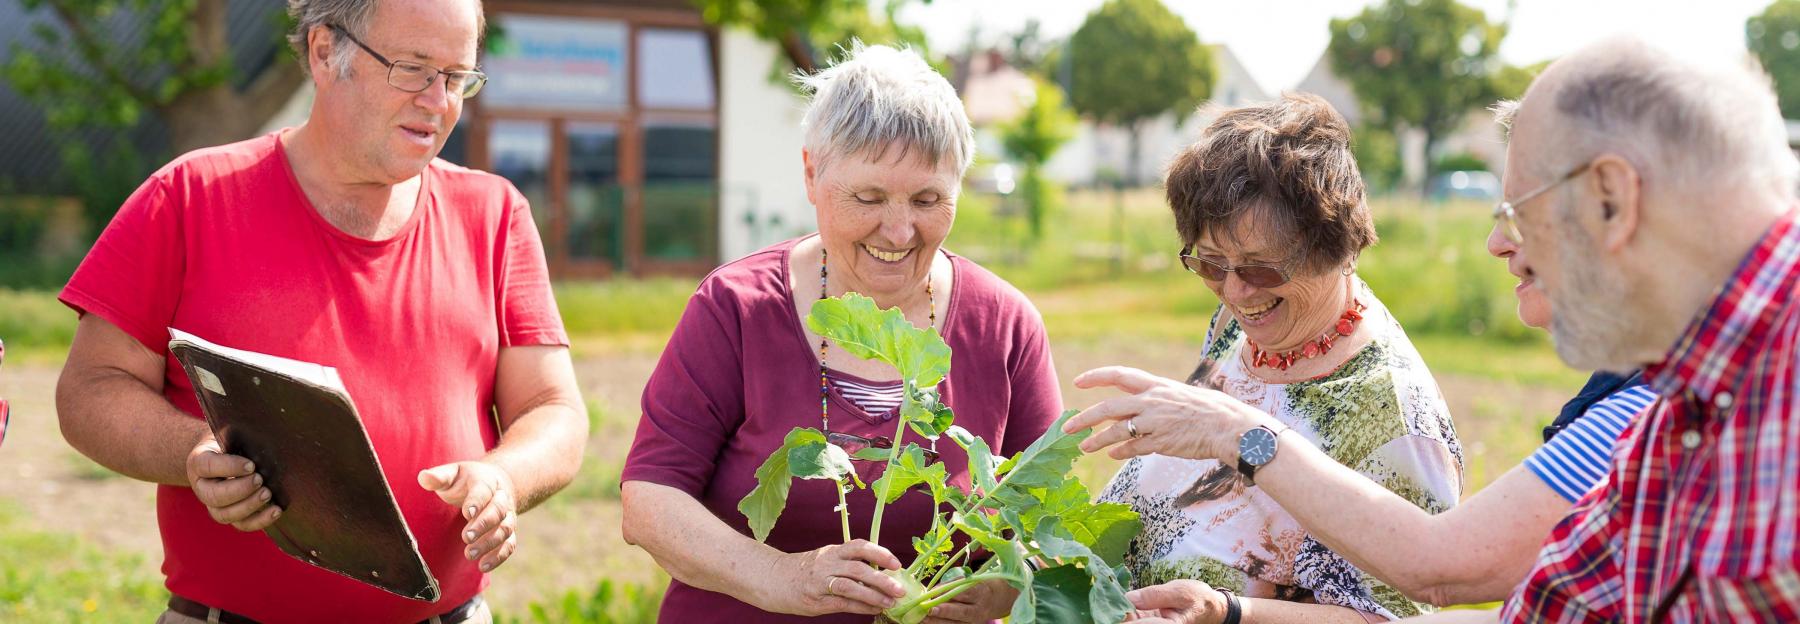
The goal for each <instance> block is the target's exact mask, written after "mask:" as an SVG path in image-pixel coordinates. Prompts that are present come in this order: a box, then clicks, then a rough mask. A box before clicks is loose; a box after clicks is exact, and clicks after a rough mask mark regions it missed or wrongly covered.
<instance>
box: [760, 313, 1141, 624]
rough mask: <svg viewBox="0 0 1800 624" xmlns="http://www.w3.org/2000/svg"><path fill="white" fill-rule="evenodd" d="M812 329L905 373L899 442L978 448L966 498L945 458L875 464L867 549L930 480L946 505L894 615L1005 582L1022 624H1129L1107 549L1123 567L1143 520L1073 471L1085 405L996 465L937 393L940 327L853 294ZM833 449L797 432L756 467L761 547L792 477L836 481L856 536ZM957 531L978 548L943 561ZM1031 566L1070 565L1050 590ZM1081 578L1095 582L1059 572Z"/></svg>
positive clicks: (905, 617)
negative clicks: (885, 520)
mask: <svg viewBox="0 0 1800 624" xmlns="http://www.w3.org/2000/svg"><path fill="white" fill-rule="evenodd" d="M806 325H807V327H810V328H812V329H813V331H814V332H816V333H818V334H819V335H821V336H824V337H826V338H828V339H830V340H833V341H835V342H837V343H838V345H839V346H841V347H843V348H844V350H846V351H849V352H851V353H853V354H855V355H857V356H858V357H862V358H866V359H875V360H880V361H883V362H886V363H888V364H890V365H892V366H894V367H895V368H896V369H898V370H899V371H900V372H901V376H902V381H903V382H904V387H905V393H904V395H903V403H902V408H901V410H900V418H898V419H896V420H899V421H900V422H899V423H897V424H896V425H895V427H896V429H895V432H894V439H895V440H900V439H901V435H902V434H903V433H904V432H905V431H906V428H907V427H909V426H911V427H913V428H914V430H915V432H920V428H921V427H925V429H926V431H928V432H942V433H943V434H944V435H946V436H948V437H949V438H950V439H951V440H952V441H954V442H955V443H956V444H957V445H958V446H961V447H963V449H964V450H966V451H968V455H969V462H970V468H969V471H970V473H971V475H972V483H973V484H974V487H973V489H972V490H971V491H968V492H963V491H961V490H957V489H954V488H951V487H950V486H949V471H948V470H947V469H946V468H945V466H944V465H943V464H942V463H938V462H933V461H928V460H927V459H926V457H925V453H924V449H922V448H920V447H919V445H917V444H912V443H907V444H904V445H903V446H902V448H900V449H898V450H896V451H895V452H890V453H878V454H875V455H874V456H873V457H880V456H885V459H886V461H887V465H886V469H885V470H884V471H883V473H882V475H881V478H879V479H877V480H876V481H875V482H874V483H871V484H869V486H868V487H869V489H870V490H871V491H872V492H873V493H874V495H875V517H874V521H873V523H872V525H871V526H870V528H869V541H871V542H876V543H880V534H881V516H882V511H883V510H884V509H885V507H886V505H888V504H890V503H893V502H894V501H897V500H899V499H900V497H902V496H905V495H907V494H908V493H909V492H913V491H916V488H917V487H918V486H924V489H925V490H926V492H928V493H929V495H930V496H931V497H932V500H933V501H934V502H935V503H936V505H935V506H934V508H935V509H938V510H939V511H938V512H937V513H936V514H934V515H933V517H932V522H931V528H930V530H928V531H927V532H926V534H925V535H921V536H915V537H914V538H913V540H912V541H913V547H914V549H915V550H916V551H917V554H918V556H917V557H915V558H914V560H913V563H912V565H911V566H909V567H908V568H907V569H905V570H903V571H897V572H894V573H892V574H893V575H894V577H895V578H896V579H899V580H900V581H901V582H902V584H904V585H905V586H907V587H908V588H909V591H908V593H907V596H906V597H905V598H903V599H901V600H900V601H899V602H898V603H897V604H895V605H894V606H893V607H892V608H890V609H888V610H887V611H886V613H885V615H886V617H888V618H889V619H891V620H893V621H896V622H900V623H901V624H916V623H917V622H920V621H922V620H924V619H925V616H926V614H928V613H930V611H931V609H932V607H935V606H937V605H939V604H943V603H944V602H947V601H949V600H951V599H952V598H954V597H956V595H957V594H959V593H961V592H962V591H964V590H966V589H968V588H970V587H973V586H974V585H975V584H977V583H980V582H983V581H988V580H1002V581H1005V582H1006V583H1008V584H1010V585H1012V586H1013V587H1014V588H1016V589H1018V590H1019V591H1020V592H1021V593H1020V597H1019V602H1018V603H1017V604H1016V605H1015V608H1014V612H1013V621H1014V622H1036V621H1038V617H1039V615H1040V613H1042V614H1043V617H1042V619H1043V620H1044V621H1046V622H1064V621H1071V620H1067V619H1063V618H1064V617H1065V616H1067V615H1069V614H1070V613H1074V612H1076V611H1080V612H1083V613H1090V614H1091V615H1092V617H1090V618H1089V619H1087V620H1086V621H1094V622H1119V621H1122V620H1123V619H1124V618H1125V615H1126V614H1127V613H1128V612H1129V611H1130V607H1131V605H1130V603H1129V602H1127V601H1126V600H1125V589H1124V588H1125V587H1126V586H1128V585H1129V580H1128V579H1127V578H1125V577H1124V573H1123V569H1122V568H1120V569H1118V570H1115V569H1114V568H1112V567H1110V566H1111V565H1112V564H1110V563H1109V562H1108V557H1107V556H1106V555H1107V554H1111V555H1113V558H1114V560H1116V558H1117V556H1118V555H1119V554H1121V553H1122V552H1123V549H1124V544H1125V543H1128V541H1129V539H1130V536H1131V535H1135V534H1136V533H1137V531H1138V529H1139V528H1140V527H1139V524H1138V522H1139V521H1138V519H1137V515H1136V514H1135V513H1133V512H1132V511H1131V510H1130V508H1129V507H1127V506H1124V505H1116V504H1094V503H1091V502H1089V501H1088V492H1087V488H1085V487H1084V486H1082V484H1081V482H1080V481H1079V480H1078V479H1075V478H1073V477H1070V476H1068V475H1069V472H1070V470H1071V468H1072V467H1073V466H1074V463H1075V460H1076V459H1078V458H1080V457H1081V454H1082V453H1081V449H1080V443H1081V440H1083V439H1085V438H1086V437H1087V435H1088V434H1089V433H1090V432H1089V431H1085V430H1084V431H1082V432H1081V433H1078V434H1074V435H1070V434H1066V433H1063V431H1062V423H1063V422H1064V421H1066V420H1068V419H1069V417H1070V416H1073V415H1074V414H1075V412H1074V411H1069V412H1065V413H1064V414H1063V415H1062V417H1061V418H1059V419H1057V421H1056V422H1055V423H1054V424H1052V425H1051V426H1050V429H1049V430H1048V431H1047V432H1045V433H1044V435H1043V436H1042V437H1040V438H1038V439H1037V440H1036V441H1034V442H1032V444H1031V445H1030V446H1029V447H1027V448H1026V449H1025V450H1024V451H1021V452H1020V453H1019V454H1017V455H1015V456H1013V457H1012V458H1011V459H1008V460H1006V461H1004V462H999V461H998V460H997V458H995V457H994V456H993V454H992V451H991V450H990V449H989V447H988V446H987V443H986V442H984V441H982V440H980V439H979V438H976V437H975V436H974V435H972V434H970V433H969V432H968V431H965V430H963V429H961V428H959V427H956V426H954V425H952V424H950V423H951V422H953V419H954V415H953V414H951V412H950V410H949V409H948V408H946V407H943V406H942V405H940V404H938V402H937V393H936V385H937V383H938V381H940V380H942V379H943V377H944V375H945V374H947V373H948V372H949V364H950V347H949V346H948V345H946V344H944V341H943V339H942V338H940V337H939V336H938V334H937V331H936V330H935V329H919V328H917V327H915V326H913V325H912V324H911V323H908V322H907V321H906V317H905V315H903V314H902V313H901V312H900V310H898V309H888V310H881V309H878V308H876V307H875V304H874V301H872V300H870V299H868V298H867V297H863V296H861V295H858V294H855V293H849V294H846V295H844V296H842V297H838V298H833V299H824V300H821V301H819V302H818V303H815V304H813V308H812V312H811V313H810V314H808V315H807V317H806ZM923 434H924V432H921V435H923ZM927 437H929V436H927ZM821 445H823V446H824V447H825V448H820V446H821ZM833 449H837V447H835V446H832V445H830V444H827V443H826V441H825V436H824V434H822V433H820V432H819V431H817V430H814V429H807V428H796V429H794V430H793V431H792V432H790V433H789V434H788V437H787V439H786V441H785V442H784V443H783V444H782V446H781V448H778V449H776V450H775V451H774V452H773V453H771V454H770V455H769V457H768V459H766V460H764V462H763V464H762V466H761V467H760V468H758V469H757V471H756V478H757V487H756V488H755V489H753V490H751V492H750V494H748V495H746V496H745V497H744V499H743V500H742V501H739V503H738V509H739V511H741V512H743V513H744V516H745V517H746V518H747V519H748V520H749V524H750V527H751V532H752V533H753V534H754V535H755V537H756V539H758V540H762V539H766V538H767V537H768V534H769V531H770V529H772V528H773V527H774V523H775V519H776V518H777V517H779V516H780V514H781V512H782V510H783V507H785V506H786V504H787V492H788V488H789V487H790V486H791V484H792V479H794V478H802V479H830V480H832V481H834V482H836V485H837V488H838V493H839V506H838V508H837V511H838V514H839V516H840V518H842V521H843V525H844V540H845V541H849V540H850V528H849V526H850V525H849V517H850V515H849V508H848V507H847V506H845V505H844V504H843V493H844V491H845V490H846V489H847V488H848V487H849V485H850V484H847V483H845V481H844V479H845V477H850V478H851V479H852V481H855V472H854V471H852V470H850V467H849V465H848V458H847V457H846V456H845V455H844V453H843V451H842V450H837V451H836V452H835V453H833V452H831V451H832V450H833ZM858 456H859V457H864V458H872V457H865V456H863V454H861V453H859V454H858ZM855 485H856V486H857V487H861V484H860V483H856V484H855ZM1028 518H1029V519H1030V521H1028V520H1027V519H1028ZM1065 522H1066V523H1069V524H1067V525H1065ZM956 533H961V534H963V535H964V536H966V537H968V538H969V542H968V545H966V546H964V547H962V548H961V549H959V550H956V551H955V553H954V554H950V555H948V556H946V555H945V553H947V552H950V551H951V549H952V548H953V544H954V540H953V539H952V538H953V536H954V535H955V534H956ZM1121 535H1123V536H1124V540H1125V541H1123V542H1122V541H1120V536H1121ZM977 546H980V547H984V548H986V549H988V550H989V551H990V552H991V553H993V555H994V556H993V557H991V558H990V559H989V560H988V561H987V562H986V563H983V564H982V565H981V566H980V567H979V568H977V569H974V570H970V569H969V568H968V567H967V566H964V565H961V564H962V563H963V562H964V560H965V558H967V557H968V556H970V554H971V549H972V548H974V547H977ZM1096 549H1098V550H1096ZM1102 553H1105V554H1102ZM1026 559H1035V560H1040V561H1044V562H1047V563H1046V565H1051V566H1052V568H1051V569H1061V568H1067V569H1065V570H1063V571H1061V572H1056V573H1054V574H1052V576H1050V577H1048V578H1049V580H1048V581H1046V582H1044V583H1039V582H1036V580H1035V574H1036V573H1035V572H1033V570H1032V568H1031V567H1029V566H1027V565H1025V560H1026ZM1077 572H1078V573H1079V574H1080V576H1081V578H1083V579H1086V581H1084V582H1080V583H1077V582H1074V581H1073V576H1070V578H1062V576H1063V575H1073V574H1075V573H1077ZM924 579H929V580H928V581H924ZM922 581H923V582H922ZM1040 598H1041V600H1042V601H1041V602H1040ZM1040 607H1041V608H1042V609H1047V611H1040Z"/></svg>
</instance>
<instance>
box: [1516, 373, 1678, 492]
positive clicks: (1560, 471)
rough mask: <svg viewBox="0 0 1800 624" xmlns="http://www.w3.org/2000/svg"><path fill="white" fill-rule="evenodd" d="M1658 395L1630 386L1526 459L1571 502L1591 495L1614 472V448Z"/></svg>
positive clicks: (1552, 486)
mask: <svg viewBox="0 0 1800 624" xmlns="http://www.w3.org/2000/svg"><path fill="white" fill-rule="evenodd" d="M1655 399H1656V394H1655V393H1654V392H1652V391H1651V390H1650V388H1649V387H1648V386H1641V385H1639V386H1630V387H1627V388H1625V389H1623V390H1620V391H1618V392H1615V393H1613V394H1612V395H1611V396H1608V397H1606V398H1604V399H1601V400H1600V402H1598V403H1595V404H1594V406H1593V407H1590V408H1588V410H1587V413H1586V414H1585V415H1583V416H1582V417H1581V418H1580V419H1579V420H1576V421H1575V422H1573V423H1570V424H1569V426H1568V428H1566V429H1563V430H1562V433H1558V434H1556V437H1554V438H1551V439H1550V441H1549V442H1545V443H1544V445H1543V446H1542V447H1539V448H1538V450H1537V451H1536V452H1534V453H1532V454H1531V456H1530V457H1526V458H1525V467H1527V468H1529V469H1531V472H1532V473H1533V474H1536V475H1537V476H1538V478H1539V479H1543V481H1544V484H1545V485H1548V486H1550V489H1551V490H1555V491H1556V493H1557V494H1559V495H1561V496H1562V497H1563V498H1565V499H1568V500H1569V501H1570V502H1574V501H1575V500H1577V499H1579V498H1581V497H1582V495H1584V494H1587V493H1588V490H1591V489H1593V488H1594V486H1595V485H1598V484H1599V483H1600V479H1601V478H1603V477H1605V476H1606V473H1607V472H1608V471H1610V470H1612V458H1613V448H1614V447H1615V446H1617V445H1618V442H1619V436H1620V435H1622V434H1624V433H1625V428H1626V427H1627V426H1629V425H1630V424H1631V420H1632V419H1633V418H1636V417H1637V415H1638V414H1639V413H1641V412H1643V411H1644V410H1645V409H1646V408H1648V407H1650V403H1651V402H1652V401H1654V400H1655Z"/></svg>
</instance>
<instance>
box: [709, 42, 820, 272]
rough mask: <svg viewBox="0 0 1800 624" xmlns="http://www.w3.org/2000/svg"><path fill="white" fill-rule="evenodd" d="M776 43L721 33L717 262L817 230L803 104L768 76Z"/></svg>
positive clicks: (794, 94)
mask: <svg viewBox="0 0 1800 624" xmlns="http://www.w3.org/2000/svg"><path fill="white" fill-rule="evenodd" d="M777 54H779V52H778V51H777V50H776V48H775V46H773V45H771V44H768V43H765V42H763V41H761V40H759V39H756V38H755V36H753V35H750V34H749V33H745V32H743V31H740V30H729V29H728V30H726V31H724V32H722V33H720V35H719V88H720V91H721V97H720V99H719V260H720V262H730V261H732V260H736V259H738V258H741V257H743V256H745V255H748V254H750V253H753V252H755V251H756V250H758V249H761V248H763V247H766V246H768V245H770V244H773V243H776V242H779V241H782V240H785V239H788V238H792V237H794V236H797V235H800V234H803V233H806V232H811V231H813V230H815V229H817V225H816V218H815V216H814V214H815V213H814V212H813V208H812V205H811V204H809V203H807V201H806V189H805V186H804V182H805V169H804V167H803V166H802V164H801V160H800V116H801V114H802V113H803V112H804V110H803V106H804V101H803V100H802V99H801V98H800V96H799V95H798V94H797V93H796V92H795V91H794V90H793V89H792V88H790V87H788V86H787V85H784V84H779V83H776V82H774V81H771V80H770V79H769V77H770V71H771V70H772V68H773V67H775V61H776V55H777Z"/></svg>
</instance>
